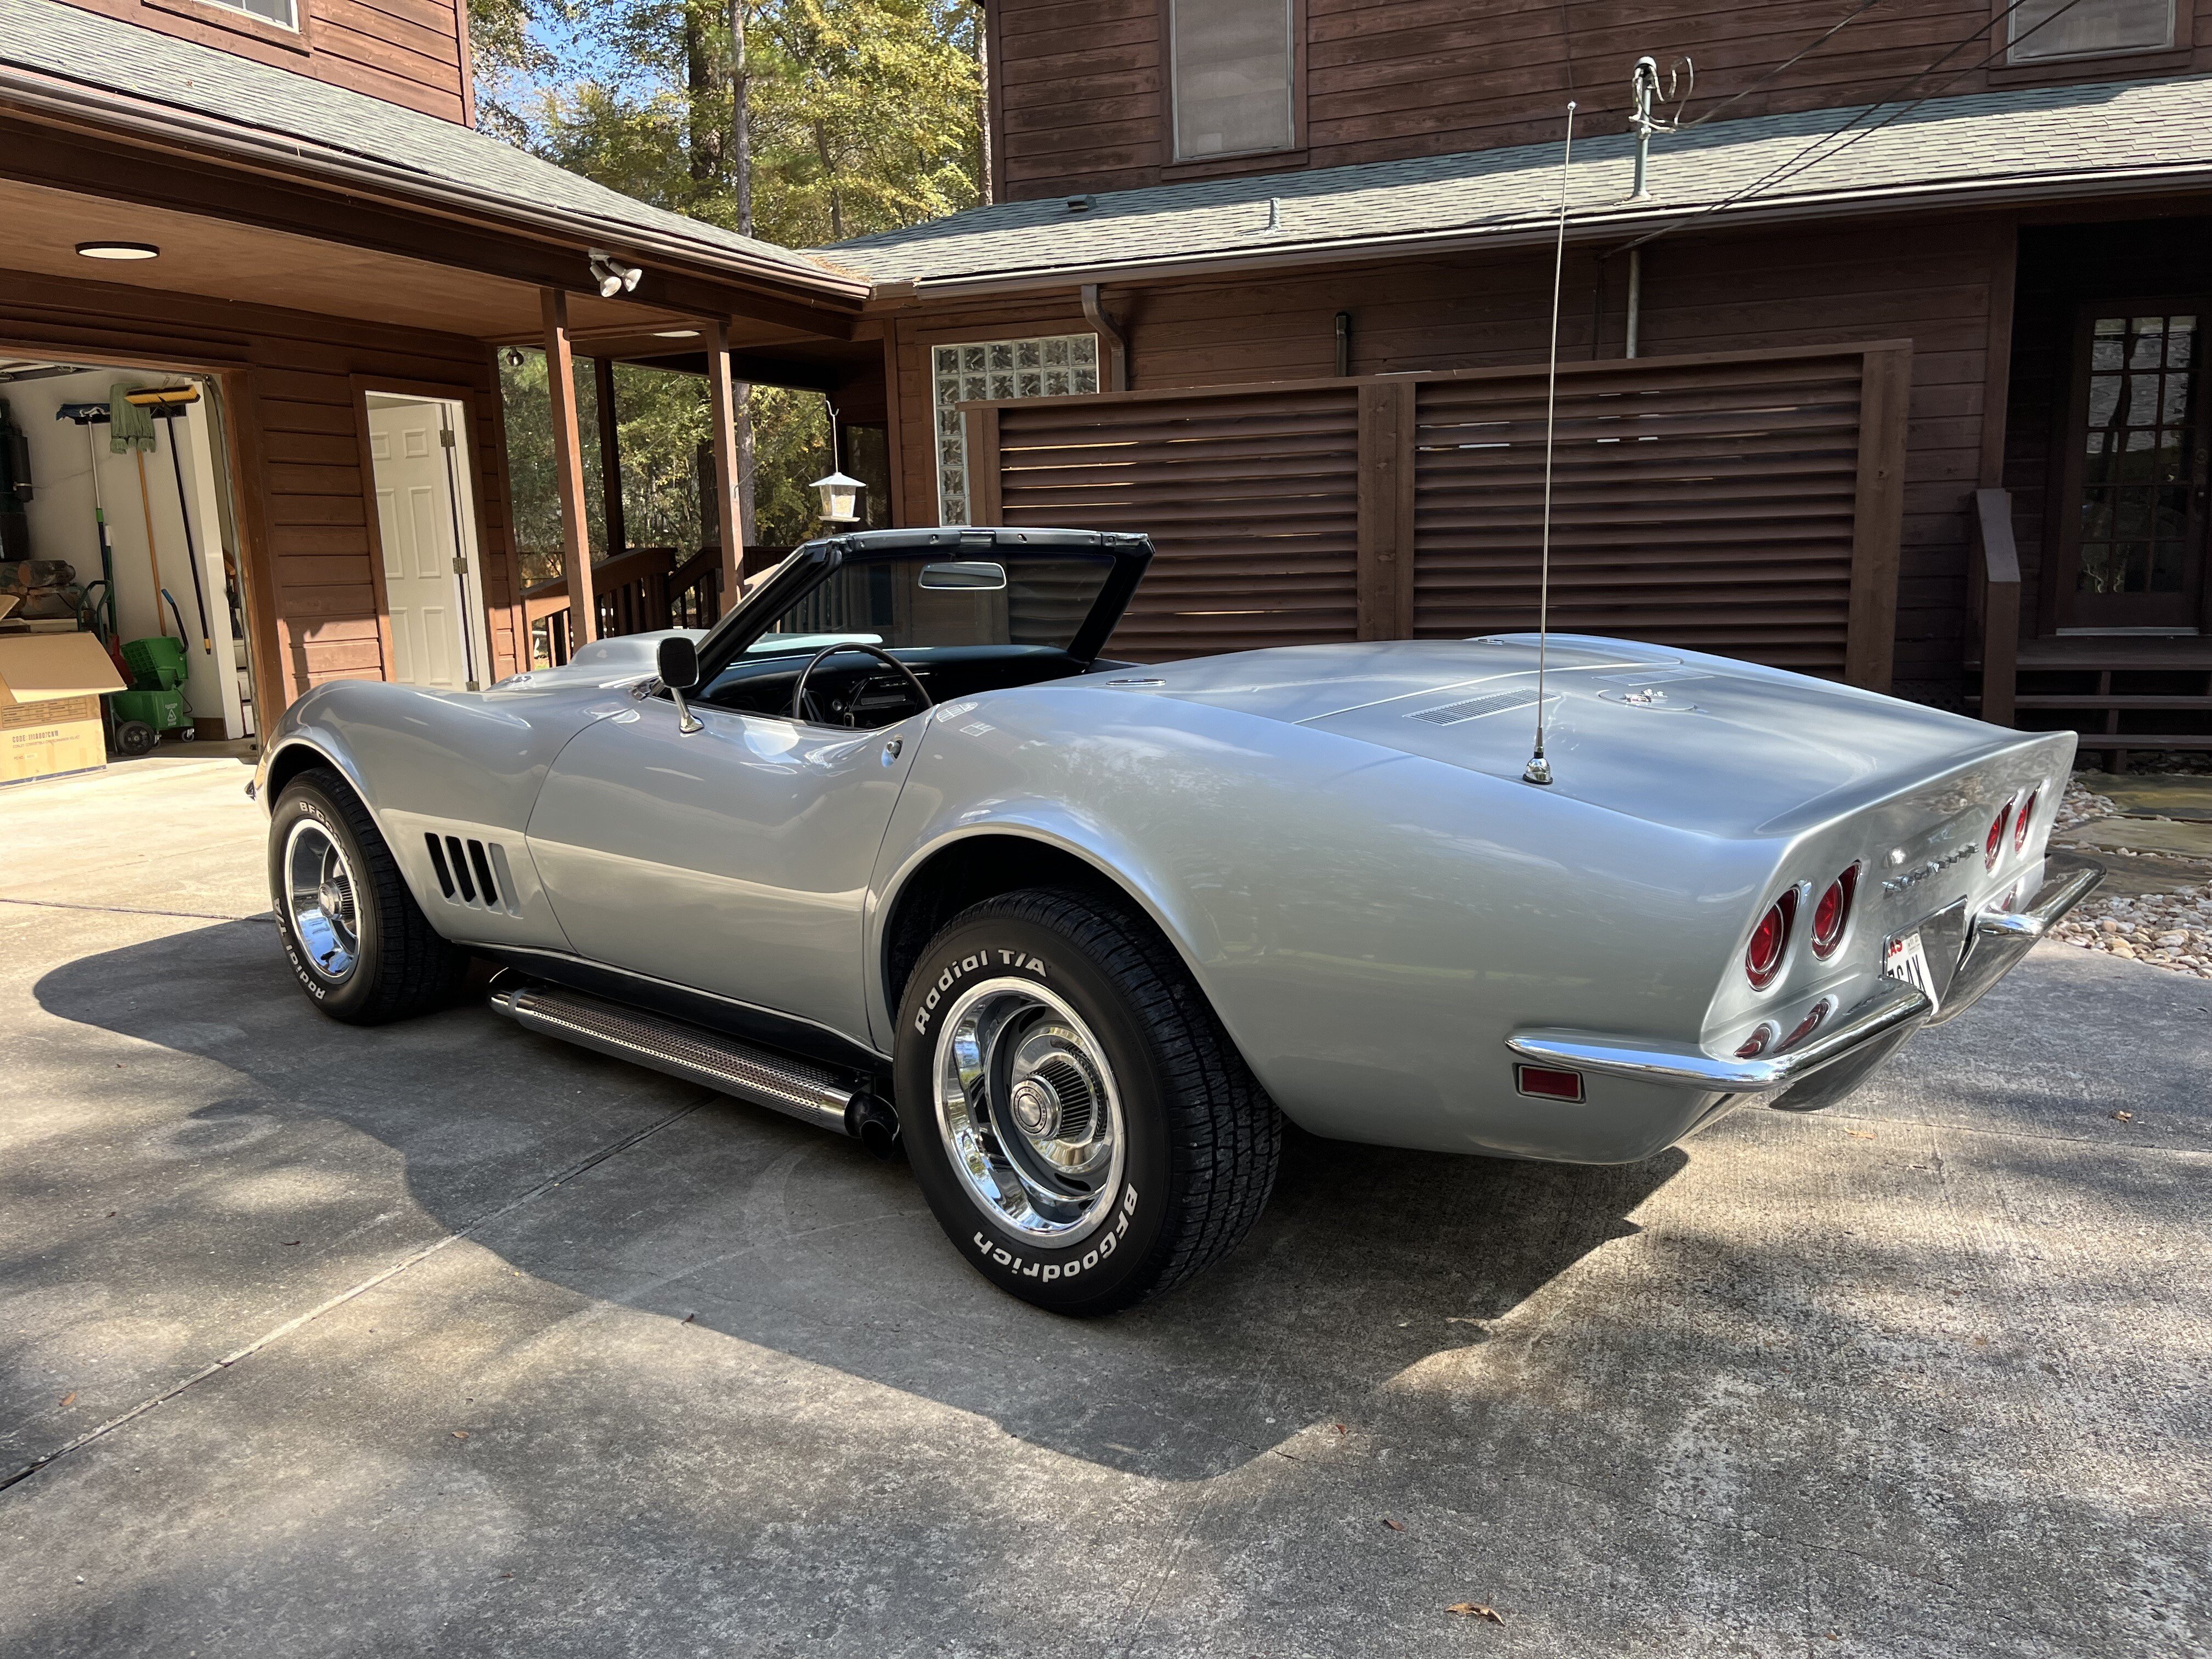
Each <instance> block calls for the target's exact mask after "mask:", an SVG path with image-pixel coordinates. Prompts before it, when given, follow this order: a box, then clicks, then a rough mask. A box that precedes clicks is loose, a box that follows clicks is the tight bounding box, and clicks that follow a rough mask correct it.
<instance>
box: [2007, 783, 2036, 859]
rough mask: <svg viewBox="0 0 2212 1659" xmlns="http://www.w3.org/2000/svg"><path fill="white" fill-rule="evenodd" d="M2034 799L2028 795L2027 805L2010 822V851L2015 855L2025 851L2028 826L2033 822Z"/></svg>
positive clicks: (2034, 797) (2033, 796)
mask: <svg viewBox="0 0 2212 1659" xmlns="http://www.w3.org/2000/svg"><path fill="white" fill-rule="evenodd" d="M2036 799H2037V797H2036V796H2035V795H2030V796H2029V797H2028V798H2027V805H2025V806H2023V807H2021V809H2020V816H2019V817H2016V818H2015V819H2014V820H2013V821H2012V850H2013V851H2014V852H2015V853H2019V852H2024V851H2026V850H2027V830H2028V826H2029V825H2030V824H2032V823H2034V822H2035V803H2036Z"/></svg>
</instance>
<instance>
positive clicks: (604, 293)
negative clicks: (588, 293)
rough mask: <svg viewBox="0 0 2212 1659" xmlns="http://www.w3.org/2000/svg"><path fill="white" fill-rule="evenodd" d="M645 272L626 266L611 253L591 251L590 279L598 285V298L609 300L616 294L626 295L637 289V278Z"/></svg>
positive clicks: (595, 249) (632, 266) (635, 267)
mask: <svg viewBox="0 0 2212 1659" xmlns="http://www.w3.org/2000/svg"><path fill="white" fill-rule="evenodd" d="M644 275H645V272H644V271H642V270H640V269H639V268H638V267H637V266H635V265H626V264H623V262H622V261H621V260H619V259H617V258H615V256H614V255H613V254H611V253H603V252H600V251H599V249H597V248H593V249H592V280H593V281H594V282H596V283H599V298H601V299H602V300H611V299H613V298H614V297H615V295H617V294H628V293H630V292H632V291H633V290H635V289H636V287H637V283H638V278H639V277H641V276H644Z"/></svg>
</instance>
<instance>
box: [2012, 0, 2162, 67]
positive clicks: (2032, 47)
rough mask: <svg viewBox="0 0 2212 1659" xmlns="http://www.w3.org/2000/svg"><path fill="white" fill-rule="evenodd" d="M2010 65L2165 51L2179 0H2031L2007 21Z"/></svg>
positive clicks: (2015, 11) (2026, 0)
mask: <svg viewBox="0 0 2212 1659" xmlns="http://www.w3.org/2000/svg"><path fill="white" fill-rule="evenodd" d="M2005 28H2006V33H2007V36H2008V50H2007V52H2006V53H2005V61H2006V62H2007V63H2008V64H2046V63H2051V62H2055V61H2057V60H2060V59H2063V58H2104V57H2111V56H2115V55H2118V54H2119V53H2123V52H2164V51H2166V49H2167V48H2169V47H2171V46H2172V45H2173V44H2174V39H2173V0H2071V3H2070V4H2069V0H2025V3H2023V4H2021V5H2020V6H2018V7H2017V8H2015V9H2013V10H2012V11H2011V12H2010V15H2008V17H2007V18H2006V20H2005Z"/></svg>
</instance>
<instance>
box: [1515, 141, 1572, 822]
mask: <svg viewBox="0 0 2212 1659" xmlns="http://www.w3.org/2000/svg"><path fill="white" fill-rule="evenodd" d="M1574 155H1575V106H1574V102H1573V100H1568V103H1567V141H1566V144H1565V148H1563V149H1561V150H1560V152H1559V243H1558V246H1557V247H1556V249H1555V250H1554V252H1553V256H1552V361H1551V366H1550V367H1549V368H1548V369H1547V371H1546V373H1545V378H1544V520H1543V529H1542V531H1541V539H1540V541H1539V543H1538V550H1537V555H1536V751H1535V753H1534V754H1533V755H1531V756H1529V757H1528V765H1527V766H1525V767H1523V768H1522V771H1521V781H1522V782H1523V783H1549V782H1550V781H1552V763H1551V762H1549V761H1547V760H1546V759H1545V758H1544V656H1545V650H1544V647H1545V643H1546V640H1547V636H1548V635H1549V634H1550V632H1551V626H1552V435H1553V428H1554V426H1555V424H1556V422H1557V416H1558V410H1559V283H1560V279H1561V277H1562V276H1565V272H1566V269H1567V166H1568V163H1569V162H1571V161H1573V160H1574Z"/></svg>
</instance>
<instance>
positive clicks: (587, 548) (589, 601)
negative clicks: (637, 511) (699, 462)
mask: <svg viewBox="0 0 2212 1659" xmlns="http://www.w3.org/2000/svg"><path fill="white" fill-rule="evenodd" d="M538 301H539V304H540V308H541V309H542V310H543V312H544V319H545V389H546V392H547V394H548V396H549V397H550V398H551V401H552V406H553V487H554V493H555V494H556V495H558V496H559V497H560V501H561V567H562V570H563V571H564V572H565V573H566V574H567V575H568V647H569V649H570V650H572V651H573V650H574V649H575V648H576V647H578V646H580V645H584V644H586V643H587V642H588V641H591V640H592V639H593V638H595V637H597V635H598V634H599V603H598V600H597V599H596V597H595V596H594V595H593V593H592V544H591V536H590V520H587V519H586V517H585V516H584V446H583V441H582V439H581V438H580V437H579V436H578V435H577V432H576V381H575V369H576V360H575V356H574V353H573V352H572V351H571V350H570V349H569V346H568V295H567V294H566V293H565V292H564V291H562V289H557V288H544V289H538Z"/></svg>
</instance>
